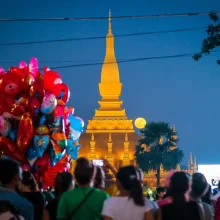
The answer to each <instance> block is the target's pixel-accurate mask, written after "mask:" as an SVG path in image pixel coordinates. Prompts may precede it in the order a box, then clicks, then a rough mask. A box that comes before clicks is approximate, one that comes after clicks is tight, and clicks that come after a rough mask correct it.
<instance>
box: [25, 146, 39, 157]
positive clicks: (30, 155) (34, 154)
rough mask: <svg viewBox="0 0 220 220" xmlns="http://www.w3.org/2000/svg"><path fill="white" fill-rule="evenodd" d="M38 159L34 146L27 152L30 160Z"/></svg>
mask: <svg viewBox="0 0 220 220" xmlns="http://www.w3.org/2000/svg"><path fill="white" fill-rule="evenodd" d="M36 157H37V151H36V149H35V147H34V146H30V147H29V148H28V151H27V158H28V160H32V159H34V158H36Z"/></svg>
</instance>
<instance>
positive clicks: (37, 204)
mask: <svg viewBox="0 0 220 220" xmlns="http://www.w3.org/2000/svg"><path fill="white" fill-rule="evenodd" d="M21 195H22V196H23V197H24V198H25V199H27V200H28V201H29V202H30V203H31V204H32V205H33V207H34V220H42V219H43V212H44V197H43V195H42V193H41V192H22V194H21Z"/></svg>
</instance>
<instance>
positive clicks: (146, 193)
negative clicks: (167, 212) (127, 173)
mask: <svg viewBox="0 0 220 220" xmlns="http://www.w3.org/2000/svg"><path fill="white" fill-rule="evenodd" d="M143 193H144V196H145V197H148V198H150V199H151V200H153V201H155V200H156V194H157V192H156V190H154V189H152V188H150V187H149V186H147V185H146V184H144V185H143Z"/></svg>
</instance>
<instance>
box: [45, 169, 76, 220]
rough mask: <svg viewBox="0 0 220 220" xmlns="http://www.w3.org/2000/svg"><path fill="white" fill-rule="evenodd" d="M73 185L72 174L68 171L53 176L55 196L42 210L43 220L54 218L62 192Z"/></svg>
mask: <svg viewBox="0 0 220 220" xmlns="http://www.w3.org/2000/svg"><path fill="white" fill-rule="evenodd" d="M73 186H74V182H73V176H72V174H71V173H69V172H61V173H58V174H57V176H56V178H55V183H54V188H55V198H54V199H52V200H51V201H50V202H49V203H48V205H47V206H46V209H45V211H44V220H55V219H56V214H57V207H58V203H59V200H60V197H61V196H62V194H63V193H64V192H66V191H68V190H72V189H73Z"/></svg>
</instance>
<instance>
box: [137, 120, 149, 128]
mask: <svg viewBox="0 0 220 220" xmlns="http://www.w3.org/2000/svg"><path fill="white" fill-rule="evenodd" d="M146 124H147V122H146V120H145V119H144V118H137V119H135V121H134V125H135V127H136V128H138V129H142V128H144V127H145V126H146Z"/></svg>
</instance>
